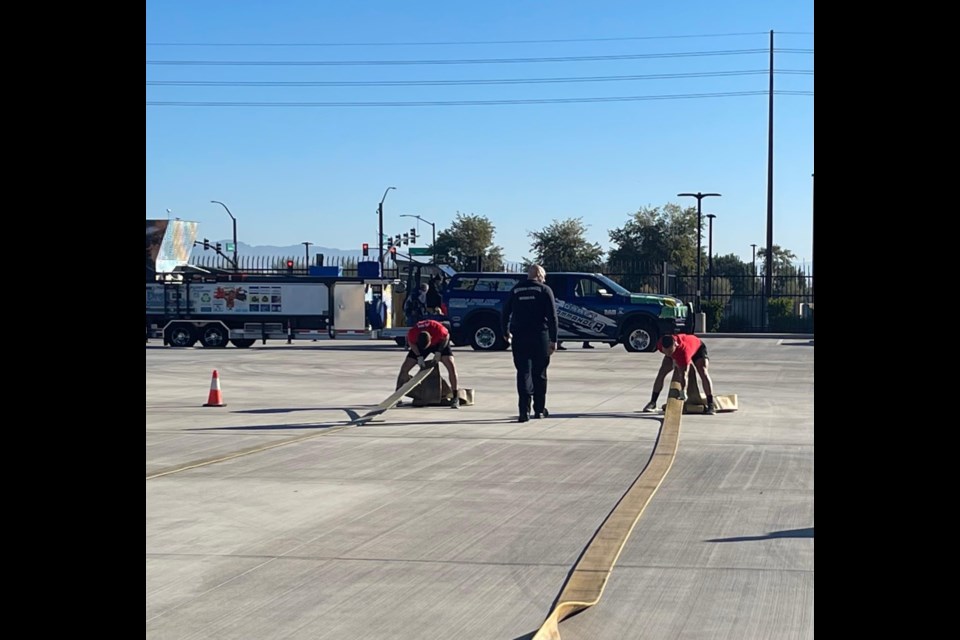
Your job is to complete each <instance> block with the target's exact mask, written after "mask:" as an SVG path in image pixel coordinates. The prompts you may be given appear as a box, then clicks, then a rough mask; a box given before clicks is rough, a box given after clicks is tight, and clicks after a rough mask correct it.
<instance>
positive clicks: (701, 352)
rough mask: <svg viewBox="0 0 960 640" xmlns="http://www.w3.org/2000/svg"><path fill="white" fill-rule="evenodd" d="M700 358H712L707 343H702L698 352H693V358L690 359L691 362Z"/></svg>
mask: <svg viewBox="0 0 960 640" xmlns="http://www.w3.org/2000/svg"><path fill="white" fill-rule="evenodd" d="M700 358H703V359H704V360H709V359H710V356H708V355H707V345H706V344H701V345H700V348H699V349H697V352H696V353H695V354H693V358H692V359H691V360H690V362H696V361H697V360H699V359H700Z"/></svg>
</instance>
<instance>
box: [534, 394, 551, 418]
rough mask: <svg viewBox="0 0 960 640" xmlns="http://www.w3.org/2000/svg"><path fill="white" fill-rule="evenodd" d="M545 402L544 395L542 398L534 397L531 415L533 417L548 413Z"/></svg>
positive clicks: (541, 416) (544, 415) (543, 415)
mask: <svg viewBox="0 0 960 640" xmlns="http://www.w3.org/2000/svg"><path fill="white" fill-rule="evenodd" d="M546 404H547V398H546V396H544V397H543V398H536V399H534V401H533V417H534V418H536V419H538V420H539V419H540V418H543V417H546V416H549V415H550V412H549V411H547V407H546Z"/></svg>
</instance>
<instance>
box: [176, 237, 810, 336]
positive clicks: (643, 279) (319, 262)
mask: <svg viewBox="0 0 960 640" xmlns="http://www.w3.org/2000/svg"><path fill="white" fill-rule="evenodd" d="M384 257H385V258H386V262H385V265H384V269H383V276H384V278H387V279H396V278H402V277H404V275H405V274H404V273H402V270H401V268H400V267H399V266H398V264H397V263H396V262H395V261H394V260H393V259H391V258H390V257H389V256H384ZM359 261H360V260H359V258H357V257H354V256H329V257H325V258H323V259H321V258H320V257H319V256H314V260H313V261H312V262H311V263H310V264H308V263H307V259H306V256H303V255H301V256H241V257H240V258H239V260H238V261H237V262H238V270H239V271H242V272H244V273H248V274H263V275H270V274H273V275H280V274H288V273H293V274H298V275H305V274H307V273H308V266H327V267H331V266H332V267H340V268H341V270H342V271H341V274H342V275H344V276H348V277H353V276H356V275H357V263H358V262H359ZM193 264H194V265H196V266H198V267H201V268H204V269H210V270H219V271H228V272H232V271H233V270H234V267H233V263H232V262H231V261H230V260H228V259H226V258H223V257H222V256H216V255H213V256H209V255H201V256H199V257H195V258H194V259H193ZM524 268H525V265H524V264H523V263H516V262H510V263H505V264H504V265H503V270H504V271H511V272H521V271H523V270H524ZM544 268H546V269H547V271H548V272H549V271H586V272H590V273H602V274H604V275H606V276H607V277H609V278H610V279H611V280H614V281H615V282H617V283H619V284H620V285H622V286H623V287H624V288H626V289H628V290H629V291H634V292H637V293H663V294H669V295H672V296H676V297H677V298H680V299H681V300H683V301H685V302H693V303H694V304H696V303H697V277H696V274H690V273H687V272H686V271H684V270H681V269H677V268H674V267H673V266H671V265H669V264H666V263H661V264H653V263H645V262H619V263H608V264H603V265H563V264H545V265H544ZM771 280H772V289H771V294H770V295H769V296H766V295H764V276H763V274H762V273H761V274H757V275H750V274H749V273H747V274H746V275H745V274H743V273H739V274H734V275H725V274H721V273H714V274H713V275H712V276H711V275H710V274H708V273H706V272H702V273H701V277H700V300H699V305H698V307H699V310H700V311H702V312H704V313H705V314H706V319H707V324H706V328H707V331H708V332H718V331H719V332H743V333H764V332H768V333H769V332H774V333H780V332H801V333H813V276H812V275H807V274H805V273H803V271H802V270H798V269H796V268H794V267H789V268H787V269H785V270H784V273H776V272H775V273H774V274H773V277H772V279H771Z"/></svg>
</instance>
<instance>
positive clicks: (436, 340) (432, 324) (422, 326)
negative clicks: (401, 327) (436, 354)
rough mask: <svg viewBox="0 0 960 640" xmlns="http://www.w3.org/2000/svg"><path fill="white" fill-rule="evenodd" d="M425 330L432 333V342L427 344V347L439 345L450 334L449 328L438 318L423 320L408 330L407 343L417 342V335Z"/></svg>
mask: <svg viewBox="0 0 960 640" xmlns="http://www.w3.org/2000/svg"><path fill="white" fill-rule="evenodd" d="M424 331H426V332H427V333H429V334H430V344H429V345H427V349H429V348H430V347H435V346H437V345H438V344H440V343H441V342H443V341H444V340H445V339H446V337H447V336H449V335H450V332H449V331H447V328H446V327H445V326H443V324H441V323H439V322H437V321H436V320H421V321H420V322H418V323H417V324H415V325H413V326H412V327H410V331H407V344H416V343H417V336H419V335H420V334H421V333H423V332H424Z"/></svg>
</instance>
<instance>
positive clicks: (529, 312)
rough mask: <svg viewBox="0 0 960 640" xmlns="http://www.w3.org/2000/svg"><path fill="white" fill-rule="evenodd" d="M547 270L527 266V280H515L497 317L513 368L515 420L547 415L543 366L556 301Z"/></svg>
mask: <svg viewBox="0 0 960 640" xmlns="http://www.w3.org/2000/svg"><path fill="white" fill-rule="evenodd" d="M546 277H547V272H546V271H545V270H544V268H543V267H541V266H540V265H538V264H532V265H530V267H529V268H528V269H527V279H526V280H524V281H523V282H520V283H518V284H517V285H516V286H515V287H514V288H513V290H511V291H510V296H509V297H508V298H507V301H506V303H505V304H504V307H503V315H502V316H501V321H502V324H503V326H502V329H503V335H504V337H505V338H506V339H507V340H508V341H512V350H513V366H514V367H515V368H516V370H517V395H518V396H519V398H518V399H519V404H518V406H519V409H520V412H519V413H520V415H519V419H518V422H527V421H528V420H530V404H531V401H532V403H533V417H534V418H541V417H544V416H548V415H550V412H549V411H547V406H546V403H547V367H549V366H550V356H552V355H553V353H554V351H556V350H557V331H558V325H557V303H556V299H555V298H554V297H553V290H552V289H551V288H550V287H548V286H547V285H546V284H545V281H546Z"/></svg>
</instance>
